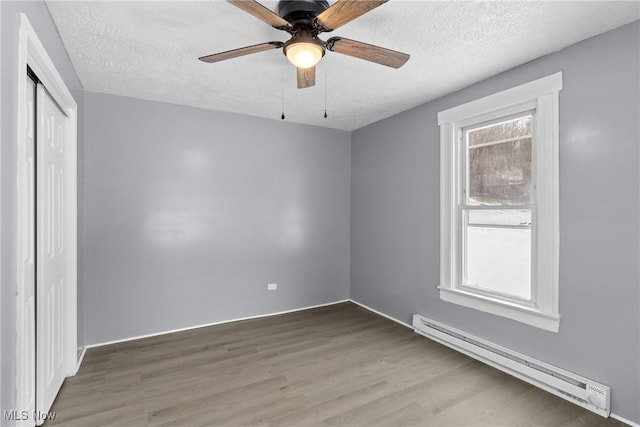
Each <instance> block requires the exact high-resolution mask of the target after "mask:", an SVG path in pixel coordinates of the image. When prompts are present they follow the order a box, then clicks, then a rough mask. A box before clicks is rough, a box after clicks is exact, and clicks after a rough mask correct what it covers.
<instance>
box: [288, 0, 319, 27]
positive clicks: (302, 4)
mask: <svg viewBox="0 0 640 427" xmlns="http://www.w3.org/2000/svg"><path fill="white" fill-rule="evenodd" d="M328 7H329V2H327V1H326V0H280V1H279V2H278V15H280V16H281V17H282V18H284V19H285V20H287V21H288V22H291V23H292V24H294V25H295V23H296V21H302V22H304V21H309V22H310V21H311V20H313V18H315V17H316V16H318V15H319V14H320V13H322V12H324V10H325V9H327V8H328Z"/></svg>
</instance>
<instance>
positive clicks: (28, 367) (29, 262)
mask: <svg viewBox="0 0 640 427" xmlns="http://www.w3.org/2000/svg"><path fill="white" fill-rule="evenodd" d="M24 78H25V79H26V81H27V85H26V96H25V103H24V105H23V106H22V108H24V109H25V117H26V118H27V120H26V123H25V144H24V148H23V149H22V150H20V152H19V153H18V156H19V161H20V162H22V163H23V168H22V170H23V171H24V173H23V174H22V175H20V177H19V179H20V180H24V181H25V184H24V187H26V188H27V189H28V191H26V192H25V194H19V195H18V199H19V200H18V203H20V204H21V205H22V206H23V207H22V212H25V214H26V215H27V217H28V218H29V220H28V221H25V224H24V226H25V228H26V229H25V230H24V231H23V236H24V240H23V241H20V242H19V243H18V245H19V248H18V256H19V257H20V260H21V263H20V270H21V271H19V273H18V274H20V275H21V277H22V278H23V279H22V281H21V282H22V283H23V284H24V288H22V289H20V290H19V292H18V298H22V304H18V308H19V310H20V312H19V313H18V325H17V326H18V335H17V340H18V341H17V350H18V352H17V357H18V363H19V364H20V366H18V370H17V372H18V377H17V386H18V387H17V389H18V396H17V403H18V405H17V408H18V411H20V412H19V413H18V414H17V415H18V416H17V418H18V421H19V422H18V425H33V424H34V423H33V419H32V414H33V412H34V411H35V409H36V378H35V373H36V325H35V320H36V317H35V310H36V294H35V272H36V268H35V254H34V247H35V240H34V239H35V237H34V230H35V227H34V221H35V207H34V204H35V195H34V194H33V189H34V188H35V185H34V179H35V171H34V167H35V158H34V156H35V141H36V111H35V100H36V84H35V83H34V82H33V80H31V79H30V78H29V77H27V76H26V75H25V77H24Z"/></svg>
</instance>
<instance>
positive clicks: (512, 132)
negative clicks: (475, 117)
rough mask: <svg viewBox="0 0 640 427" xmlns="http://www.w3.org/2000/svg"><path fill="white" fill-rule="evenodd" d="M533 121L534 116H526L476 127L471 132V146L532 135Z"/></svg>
mask: <svg viewBox="0 0 640 427" xmlns="http://www.w3.org/2000/svg"><path fill="white" fill-rule="evenodd" d="M531 122H532V117H531V116H526V117H521V118H519V119H515V120H509V121H507V122H502V123H496V124H493V125H490V126H485V127H481V128H477V129H474V130H472V131H470V132H469V146H474V145H478V144H486V143H489V142H495V141H502V140H505V139H512V138H528V137H531Z"/></svg>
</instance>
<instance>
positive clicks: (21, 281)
mask: <svg viewBox="0 0 640 427" xmlns="http://www.w3.org/2000/svg"><path fill="white" fill-rule="evenodd" d="M27 66H29V67H30V68H31V69H32V70H33V71H34V73H35V74H36V75H37V76H38V79H39V80H40V81H41V83H42V85H43V86H44V87H45V88H46V89H47V91H48V92H49V94H50V95H51V97H52V98H53V99H54V100H55V101H56V103H57V104H58V106H59V107H60V109H61V110H62V111H63V112H64V114H65V115H66V116H67V117H68V118H69V120H68V122H69V124H68V125H69V134H68V135H69V144H70V145H69V149H68V150H65V151H66V156H67V157H66V158H65V162H68V163H67V164H68V166H69V170H70V171H72V173H71V174H70V175H71V177H70V179H69V180H68V181H67V182H66V186H67V187H66V188H65V191H66V193H67V194H69V195H71V197H69V198H68V202H67V203H66V205H65V207H64V212H65V219H64V230H65V231H64V233H65V236H64V239H65V246H66V248H67V249H68V258H67V259H68V261H67V266H66V267H67V275H68V276H67V277H68V282H67V283H68V286H67V288H66V290H65V294H66V295H65V304H66V308H67V310H66V311H67V312H66V315H65V334H66V343H65V344H64V349H65V369H66V373H65V374H66V376H73V375H75V374H76V372H77V371H78V367H79V366H78V358H77V159H76V156H77V154H76V152H77V126H78V119H77V113H78V107H77V104H76V102H75V100H74V99H73V96H71V92H69V89H67V87H66V85H65V84H64V81H63V80H62V77H61V76H60V74H59V73H58V71H57V70H56V68H55V66H54V64H53V61H52V60H51V58H50V57H49V55H48V54H47V52H46V50H45V49H44V46H43V45H42V43H41V42H40V39H39V38H38V36H37V34H36V32H35V30H34V29H33V27H32V26H31V23H30V22H29V19H28V18H27V17H26V15H25V14H20V30H19V46H18V82H17V83H18V105H17V108H18V141H17V143H18V206H17V243H18V254H17V255H18V256H17V262H18V269H17V271H18V273H17V295H18V298H17V307H16V314H17V333H18V334H22V333H23V324H22V322H23V317H22V316H23V311H24V307H23V299H22V294H23V292H24V289H25V285H26V280H25V279H26V277H25V274H24V267H23V266H22V263H23V260H24V257H23V255H24V254H25V253H28V252H26V251H27V250H28V249H29V248H31V249H33V246H34V245H35V242H34V241H33V239H30V238H29V237H28V233H26V230H27V224H28V222H29V221H34V220H35V219H34V218H29V215H28V212H27V204H26V197H27V195H28V194H35V191H29V190H30V189H28V188H27V185H28V184H27V182H28V181H27V179H26V178H27V173H28V172H29V171H28V169H27V167H26V165H25V164H24V162H21V161H20V160H21V159H22V158H23V157H22V156H24V153H25V150H26V149H27V147H26V145H27V142H26V141H27V138H26V135H25V129H26V123H27V120H29V117H28V116H27V115H26V110H25V108H24V107H23V106H24V104H25V97H26V79H25V76H26V73H27ZM32 182H33V180H32ZM34 185H35V182H34ZM33 190H34V189H33ZM32 253H33V252H32ZM34 273H35V272H34ZM33 277H35V274H34V275H33ZM31 285H33V284H31ZM19 339H20V338H19ZM21 347H22V346H20V345H18V346H16V351H17V354H16V357H17V358H16V365H17V366H16V387H17V388H18V389H19V388H20V387H21V384H19V383H18V380H19V379H20V378H24V376H23V375H21V373H22V371H21V369H24V366H23V363H22V360H24V357H25V356H24V355H22V354H21V352H22V348H21ZM32 378H35V376H32ZM19 395H20V393H18V396H19ZM22 403H23V402H17V406H16V407H17V408H18V410H23V409H25V410H29V409H31V410H38V408H21V404H22Z"/></svg>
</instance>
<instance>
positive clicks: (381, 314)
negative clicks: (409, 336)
mask: <svg viewBox="0 0 640 427" xmlns="http://www.w3.org/2000/svg"><path fill="white" fill-rule="evenodd" d="M349 301H351V302H352V303H354V304H356V305H359V306H360V307H362V308H364V309H365V310H369V311H371V312H373V313H375V314H377V315H378V316H382V317H385V318H387V319H389V320H393V321H394V322H396V323H399V324H401V325H402V326H405V327H407V328H409V329H411V330H413V326H412V325H410V324H408V323H404V322H403V321H401V320H398V319H396V318H395V317H391V316H389V315H388V314H384V313H383V312H381V311H378V310H376V309H375V308H371V307H369V306H368V305H365V304H362V303H361V302H358V301H356V300H354V299H350V300H349Z"/></svg>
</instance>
